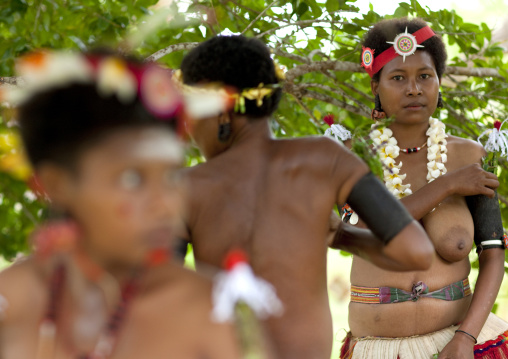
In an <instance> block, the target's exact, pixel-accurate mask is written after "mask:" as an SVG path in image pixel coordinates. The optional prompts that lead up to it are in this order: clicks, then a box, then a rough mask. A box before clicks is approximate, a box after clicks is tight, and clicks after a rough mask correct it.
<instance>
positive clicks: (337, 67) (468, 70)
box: [286, 60, 504, 81]
mask: <svg viewBox="0 0 508 359" xmlns="http://www.w3.org/2000/svg"><path fill="white" fill-rule="evenodd" d="M327 70H332V71H351V72H365V69H364V68H363V67H361V65H360V64H357V63H355V62H349V61H333V60H329V61H315V62H312V63H310V64H304V65H298V66H295V67H293V68H292V69H291V70H289V71H288V72H287V73H286V79H287V80H288V81H293V79H294V78H296V77H299V76H302V75H304V74H306V73H309V72H315V71H320V72H323V71H327ZM445 73H446V74H451V75H462V76H475V77H497V78H502V79H504V77H503V76H502V75H501V74H500V73H499V71H498V70H497V69H493V68H488V67H454V66H448V67H447V68H446V71H445Z"/></svg>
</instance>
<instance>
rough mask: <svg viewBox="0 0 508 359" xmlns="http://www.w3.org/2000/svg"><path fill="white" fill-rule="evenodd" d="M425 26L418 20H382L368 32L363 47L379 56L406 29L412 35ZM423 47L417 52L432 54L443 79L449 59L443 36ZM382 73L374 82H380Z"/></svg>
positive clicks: (378, 74) (425, 42) (373, 78)
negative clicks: (368, 48)
mask: <svg viewBox="0 0 508 359" xmlns="http://www.w3.org/2000/svg"><path fill="white" fill-rule="evenodd" d="M425 26H427V23H426V22H425V21H423V20H422V19H418V18H413V19H408V18H407V17H404V18H399V19H388V20H382V21H380V22H378V23H377V24H376V25H374V27H373V28H371V29H370V30H369V31H368V32H367V34H366V35H365V38H364V40H363V44H362V45H363V46H365V47H370V48H371V49H373V50H374V55H375V56H378V55H379V54H381V53H382V52H383V51H385V50H387V49H389V48H390V47H392V46H393V45H392V44H388V43H387V41H393V39H395V37H396V36H397V35H398V34H400V33H403V32H405V30H406V27H407V32H408V33H411V34H412V33H414V32H415V31H417V30H419V29H421V28H423V27H425ZM421 45H423V46H424V47H423V48H419V49H418V50H417V51H425V52H428V53H429V54H430V56H431V57H432V60H433V61H434V66H436V72H437V76H438V77H439V78H441V77H442V76H443V73H444V71H445V68H446V58H447V54H446V49H445V45H444V43H443V40H442V39H441V36H439V35H437V34H436V35H435V36H432V37H431V38H430V39H427V40H426V41H424V42H422V43H421ZM374 61H375V59H374ZM381 71H383V69H381V70H380V71H379V72H377V73H376V74H374V76H373V77H372V80H374V81H379V76H380V74H381Z"/></svg>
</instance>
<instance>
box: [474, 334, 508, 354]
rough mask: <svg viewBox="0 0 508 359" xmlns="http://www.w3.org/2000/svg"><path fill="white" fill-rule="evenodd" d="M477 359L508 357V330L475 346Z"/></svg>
mask: <svg viewBox="0 0 508 359" xmlns="http://www.w3.org/2000/svg"><path fill="white" fill-rule="evenodd" d="M474 358H475V359H508V330H507V331H506V332H504V333H503V334H501V335H499V336H498V337H497V338H495V339H492V340H487V341H486V342H485V343H481V344H477V345H475V346H474Z"/></svg>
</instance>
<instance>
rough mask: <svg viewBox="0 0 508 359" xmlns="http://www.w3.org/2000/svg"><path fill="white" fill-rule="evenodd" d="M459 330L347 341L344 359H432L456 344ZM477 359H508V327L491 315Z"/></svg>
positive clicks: (345, 341)
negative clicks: (454, 340)
mask: <svg viewBox="0 0 508 359" xmlns="http://www.w3.org/2000/svg"><path fill="white" fill-rule="evenodd" d="M456 329H458V326H451V327H448V328H445V329H442V330H439V331H437V332H434V333H430V334H425V335H416V336H412V337H405V338H384V337H363V338H355V337H352V336H351V335H350V334H348V336H347V337H346V338H345V339H344V344H343V345H342V348H341V351H340V358H341V359H432V357H433V355H434V354H436V353H439V352H440V351H441V350H443V348H444V347H445V346H446V344H448V343H449V342H450V340H452V338H453V336H454V335H455V330H456ZM474 357H475V359H478V358H487V359H508V323H507V322H505V321H504V320H502V319H501V318H499V317H497V316H496V315H494V314H492V313H490V315H489V317H488V319H487V321H486V322H485V325H484V326H483V328H482V331H481V332H480V335H479V336H478V344H476V345H475V346H474Z"/></svg>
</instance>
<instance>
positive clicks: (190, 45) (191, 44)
mask: <svg viewBox="0 0 508 359" xmlns="http://www.w3.org/2000/svg"><path fill="white" fill-rule="evenodd" d="M198 45H199V42H182V43H179V44H173V45H169V46H168V47H166V48H164V49H161V50H159V51H157V52H154V53H153V54H151V55H150V56H148V57H147V58H146V59H145V61H146V62H149V61H157V60H158V59H160V58H161V57H163V56H166V55H167V54H170V53H172V52H175V51H182V50H192V49H193V48H195V47H197V46H198Z"/></svg>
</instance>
